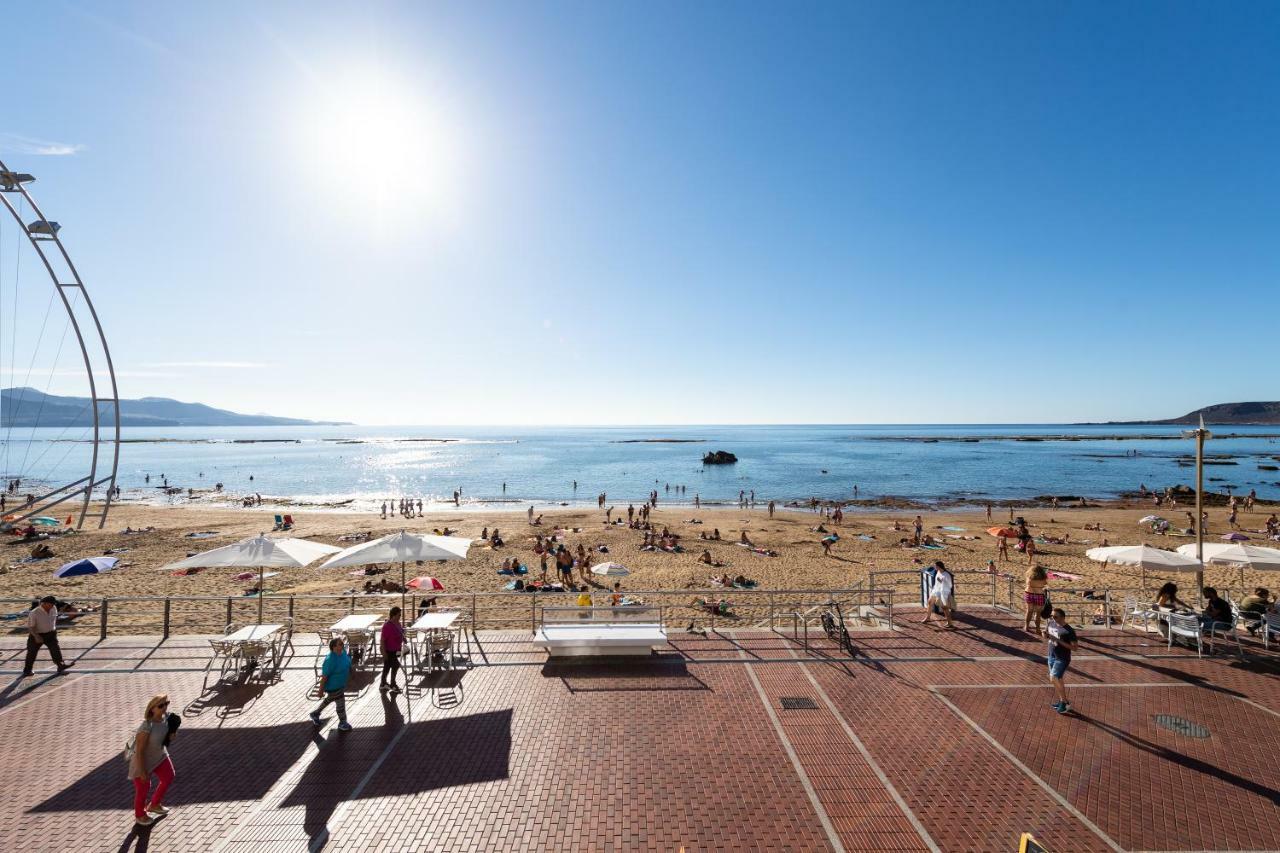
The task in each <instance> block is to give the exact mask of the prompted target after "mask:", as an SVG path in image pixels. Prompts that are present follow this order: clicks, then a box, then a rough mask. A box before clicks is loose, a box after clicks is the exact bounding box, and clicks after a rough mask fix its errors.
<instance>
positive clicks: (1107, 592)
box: [1102, 587, 1111, 630]
mask: <svg viewBox="0 0 1280 853" xmlns="http://www.w3.org/2000/svg"><path fill="white" fill-rule="evenodd" d="M1102 604H1103V606H1104V607H1106V609H1107V630H1111V587H1107V588H1106V589H1104V590H1103V591H1102Z"/></svg>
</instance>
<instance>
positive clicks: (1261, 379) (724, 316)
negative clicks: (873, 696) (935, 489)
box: [0, 0, 1280, 425]
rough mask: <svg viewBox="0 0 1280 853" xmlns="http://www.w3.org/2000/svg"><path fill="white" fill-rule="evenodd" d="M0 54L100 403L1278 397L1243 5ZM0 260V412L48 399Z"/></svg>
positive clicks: (35, 23) (7, 147) (799, 10)
mask: <svg viewBox="0 0 1280 853" xmlns="http://www.w3.org/2000/svg"><path fill="white" fill-rule="evenodd" d="M6 30H7V31H8V32H10V33H12V34H14V38H12V39H10V40H9V41H8V42H7V43H6V48H5V50H4V51H3V53H2V54H0V77H2V78H3V79H4V80H6V81H8V86H7V87H6V88H7V91H6V97H5V101H6V103H5V109H4V111H3V113H0V159H3V160H4V161H5V162H6V163H7V164H8V165H9V167H10V168H12V169H16V170H19V171H25V172H30V173H33V174H35V175H36V176H37V182H36V183H35V184H33V185H32V186H31V191H32V193H33V195H34V197H35V198H36V200H37V201H38V202H39V204H40V205H41V207H42V209H43V210H44V212H45V214H46V215H47V216H48V218H50V219H55V220H57V221H59V222H60V223H61V224H62V226H63V228H62V231H61V237H62V239H63V241H64V243H65V244H66V246H67V248H68V250H69V252H70V254H71V257H72V258H73V259H74V261H75V263H76V265H77V267H78V269H79V271H80V273H81V275H82V276H83V278H84V281H85V283H86V286H87V289H88V292H89V293H90V294H91V296H92V298H93V299H94V302H95V305H96V307H97V309H98V312H99V314H100V316H101V318H102V321H103V324H104V327H105V329H106V334H107V338H108V341H109V342H110V345H111V348H112V355H113V357H114V361H115V365H116V369H117V373H118V377H119V387H120V393H121V396H123V397H140V396H167V397H174V398H178V399H182V400H187V401H199V402H205V403H209V404H211V405H215V406H219V407H223V408H229V409H234V410H237V411H244V412H268V413H271V414H276V415H285V416H293V417H306V418H317V419H337V420H349V421H355V422H357V423H364V424H512V425H517V424H648V423H657V424H681V423H720V424H722V423H916V422H918V423H930V422H941V423H965V422H975V423H1030V422H1062V421H1080V420H1110V419H1129V418H1146V417H1153V418H1158V417H1171V416H1176V415H1179V414H1182V413H1184V412H1186V411H1190V410H1192V409H1195V408H1198V407H1200V406H1204V405H1208V404H1211V403H1219V402H1229V401H1236V400H1259V399H1276V398H1277V396H1278V395H1277V391H1278V390H1280V389H1278V388H1277V383H1276V381H1275V379H1276V373H1275V361H1274V350H1273V348H1272V346H1271V344H1272V341H1271V336H1269V335H1268V334H1266V333H1265V323H1264V324H1254V323H1252V322H1250V321H1251V319H1252V318H1254V317H1258V316H1259V315H1264V314H1274V311H1275V306H1276V299H1277V294H1280V289H1277V279H1278V277H1280V239H1277V234H1280V50H1277V49H1276V45H1277V44H1280V5H1277V4H1275V3H1251V2H1233V3H1230V4H1222V3H1212V2H1180V3H1142V2H1128V3H1122V4H1117V3H1113V2H1101V3H1091V2H1073V3H1049V2H1041V3H1025V2H1001V3H992V2H972V3H954V2H926V0H918V2H910V3H901V2H853V0H850V2H832V3H814V2H797V3H765V2H755V0H749V2H723V3H720V2H663V0H657V2H644V3H640V2H632V3H625V2H610V3H597V2H572V3H548V2H520V3H516V2H504V3H495V2H469V3H417V2H410V3H378V2H366V3H359V4H352V3H320V2H306V3H269V4H265V3H250V2H218V3H180V4H174V3H165V2H154V3H128V2H113V3H110V4H101V3H90V2H67V0H55V2H49V3H41V4H22V5H19V6H14V7H12V8H10V9H9V10H8V11H7V13H6ZM0 213H2V212H0ZM20 236H21V235H20V234H18V232H17V230H16V228H14V227H13V223H12V222H11V221H9V220H8V219H7V218H6V219H5V220H4V222H3V224H2V225H0V381H3V383H4V384H5V385H10V384H13V385H21V384H29V385H31V386H33V387H38V388H40V389H41V390H44V389H46V388H48V389H49V390H51V391H53V392H65V393H82V392H83V390H84V387H85V380H84V375H83V374H84V370H83V367H82V366H79V365H78V364H77V362H76V359H77V358H78V352H77V351H76V350H75V349H74V348H70V349H68V348H67V347H68V346H70V345H68V344H65V338H64V341H63V343H64V346H63V349H62V350H61V351H58V350H57V349H56V344H57V343H58V335H60V334H64V333H65V328H64V327H65V316H63V315H59V314H50V315H48V316H49V319H48V320H47V322H45V323H44V328H45V332H44V333H43V335H37V334H36V333H37V330H39V329H40V328H42V326H41V318H42V317H44V316H46V302H47V300H48V298H49V296H50V294H51V293H52V288H51V287H50V285H49V283H48V280H47V277H46V278H44V279H41V278H40V275H41V271H40V268H39V267H38V266H37V265H36V258H35V257H34V255H33V254H32V253H31V250H30V249H29V248H28V249H26V250H23V249H22V248H21V243H20V242H19V239H20ZM23 251H25V253H26V255H25V257H24V256H23V254H22V253H23ZM15 297H16V299H17V302H16V303H15V301H14V300H15ZM54 307H55V308H56V307H57V306H56V305H55V306H54ZM15 321H16V322H15ZM6 350H8V352H7V353H6V352H5V351H6ZM1197 353H1199V357H1197V355H1196V354H1197Z"/></svg>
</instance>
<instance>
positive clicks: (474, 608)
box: [471, 592, 480, 631]
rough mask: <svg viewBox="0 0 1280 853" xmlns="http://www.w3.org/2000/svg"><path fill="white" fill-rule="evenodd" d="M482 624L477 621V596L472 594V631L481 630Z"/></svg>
mask: <svg viewBox="0 0 1280 853" xmlns="http://www.w3.org/2000/svg"><path fill="white" fill-rule="evenodd" d="M479 628H480V623H479V622H477V621H476V594H475V593H474V592H473V593H471V630H472V631H476V630H479Z"/></svg>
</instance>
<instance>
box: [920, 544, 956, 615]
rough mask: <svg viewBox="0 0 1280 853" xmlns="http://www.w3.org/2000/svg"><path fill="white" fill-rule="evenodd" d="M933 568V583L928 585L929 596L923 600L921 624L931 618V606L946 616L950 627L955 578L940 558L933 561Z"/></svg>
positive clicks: (954, 596) (953, 603)
mask: <svg viewBox="0 0 1280 853" xmlns="http://www.w3.org/2000/svg"><path fill="white" fill-rule="evenodd" d="M933 568H934V575H933V584H932V585H931V586H930V587H929V598H928V600H927V601H925V605H924V620H923V624H925V625H927V624H929V620H931V619H932V618H933V608H934V607H937V608H938V609H939V610H941V611H942V615H943V616H945V617H946V619H947V627H948V628H952V627H954V626H953V625H952V624H951V612H952V611H953V610H954V609H955V601H956V593H955V587H956V580H955V577H954V576H953V575H952V574H951V572H949V571H948V570H947V567H946V566H945V565H943V563H942V561H941V560H938V561H937V562H935V563H934V564H933Z"/></svg>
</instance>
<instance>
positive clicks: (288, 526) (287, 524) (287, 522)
mask: <svg viewBox="0 0 1280 853" xmlns="http://www.w3.org/2000/svg"><path fill="white" fill-rule="evenodd" d="M292 529H293V516H292V515H286V516H285V517H284V527H282V528H281V530H292Z"/></svg>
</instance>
